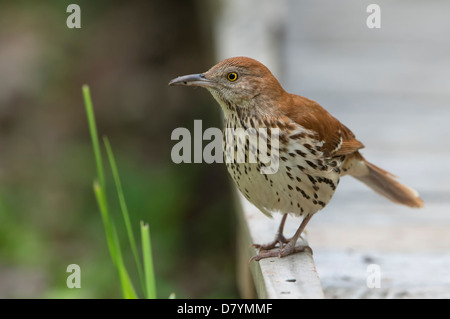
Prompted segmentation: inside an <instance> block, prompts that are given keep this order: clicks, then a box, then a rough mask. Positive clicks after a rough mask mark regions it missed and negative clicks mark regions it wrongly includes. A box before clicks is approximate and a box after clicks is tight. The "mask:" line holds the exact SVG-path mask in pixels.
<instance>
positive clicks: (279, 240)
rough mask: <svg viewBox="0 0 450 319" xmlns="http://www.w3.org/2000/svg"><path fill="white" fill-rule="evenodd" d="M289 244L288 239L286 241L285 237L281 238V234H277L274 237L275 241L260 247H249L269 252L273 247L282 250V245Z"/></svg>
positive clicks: (253, 245) (256, 245) (258, 245)
mask: <svg viewBox="0 0 450 319" xmlns="http://www.w3.org/2000/svg"><path fill="white" fill-rule="evenodd" d="M288 242H289V239H286V237H284V236H283V234H280V233H278V234H277V235H276V236H275V239H274V240H273V241H271V242H270V243H267V244H264V245H260V244H252V245H251V247H255V248H256V249H259V250H260V251H261V250H271V249H273V248H275V247H277V245H278V247H280V248H283V246H284V244H287V243H288Z"/></svg>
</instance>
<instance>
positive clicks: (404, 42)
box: [282, 1, 450, 298]
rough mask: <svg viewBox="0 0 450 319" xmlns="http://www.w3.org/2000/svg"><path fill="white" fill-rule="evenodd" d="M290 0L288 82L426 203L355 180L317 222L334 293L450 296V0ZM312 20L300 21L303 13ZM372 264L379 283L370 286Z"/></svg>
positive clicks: (321, 258)
mask: <svg viewBox="0 0 450 319" xmlns="http://www.w3.org/2000/svg"><path fill="white" fill-rule="evenodd" d="M368 3H369V2H367V1H361V2H358V4H356V2H354V1H353V2H352V1H339V2H337V1H320V2H319V1H316V2H314V1H287V5H288V7H289V10H288V14H287V17H288V18H287V23H286V25H287V28H286V36H285V46H284V51H283V52H284V56H283V58H282V61H284V64H283V67H282V74H283V78H284V83H283V84H284V85H285V87H286V88H287V89H288V90H289V91H292V92H296V93H298V94H301V95H304V96H307V97H309V98H312V99H314V100H316V101H317V102H319V103H320V104H321V105H322V106H324V107H325V108H326V109H327V110H328V111H330V112H331V113H332V114H333V115H334V116H336V117H337V118H338V119H339V120H341V121H342V122H343V123H344V124H345V125H347V126H348V127H349V128H350V129H351V130H352V131H353V132H354V133H355V134H356V136H357V138H358V139H359V140H361V141H362V142H363V143H364V144H365V145H366V149H364V150H363V154H364V155H365V156H366V158H367V159H368V160H370V161H371V162H373V163H375V164H376V165H378V166H380V167H382V168H384V169H386V170H388V171H390V172H392V173H394V174H396V175H397V176H399V177H400V181H402V182H404V183H405V184H407V185H409V186H411V187H413V188H415V189H417V190H418V191H419V192H420V194H421V195H422V198H423V199H424V201H425V208H423V209H420V210H413V209H409V208H406V207H402V206H399V205H395V204H391V203H390V202H389V201H386V200H384V199H383V198H381V197H379V196H378V195H377V194H375V193H374V192H372V191H371V190H370V189H369V188H367V187H365V186H364V185H363V184H360V183H359V182H357V181H356V180H353V179H352V178H350V177H344V178H343V179H342V180H341V184H340V185H339V188H338V190H337V193H336V195H335V197H334V198H333V200H332V201H331V203H330V204H329V205H328V206H327V207H326V208H325V209H324V210H323V211H322V212H319V213H318V214H317V215H316V216H315V217H314V218H313V219H312V221H311V223H310V225H309V229H308V230H309V233H308V239H309V242H310V244H311V246H312V247H313V249H314V258H315V262H316V266H317V269H318V272H319V275H320V278H321V281H322V285H323V287H324V289H325V294H326V296H327V297H332V298H344V297H345V298H347V297H349V298H436V297H444V298H448V297H450V182H449V179H450V166H449V165H447V163H450V125H449V120H450V54H449V53H450V40H449V39H450V38H449V36H448V34H450V19H448V13H449V12H450V2H448V1H433V2H427V1H395V2H393V1H377V2H376V3H377V4H379V5H380V7H381V18H382V20H381V29H378V30H374V29H372V30H371V29H368V28H367V27H366V26H365V18H366V17H367V15H368V14H367V13H365V8H366V6H367V4H368ZM299 17H304V18H299ZM368 264H377V265H379V266H380V269H381V287H380V288H372V289H371V288H368V287H367V285H366V278H367V276H368V273H367V271H366V268H367V265H368Z"/></svg>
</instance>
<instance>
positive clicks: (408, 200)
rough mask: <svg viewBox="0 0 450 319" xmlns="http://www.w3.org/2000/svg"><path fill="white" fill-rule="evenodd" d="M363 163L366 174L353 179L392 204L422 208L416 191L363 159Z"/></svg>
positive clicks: (421, 202)
mask: <svg viewBox="0 0 450 319" xmlns="http://www.w3.org/2000/svg"><path fill="white" fill-rule="evenodd" d="M363 161H364V162H365V166H366V167H367V168H368V170H367V173H366V174H362V175H357V176H355V175H354V176H353V177H355V178H356V179H358V180H359V181H361V182H363V183H364V184H366V185H367V186H369V187H370V188H372V189H373V190H374V191H375V192H377V193H378V194H380V195H382V196H384V197H387V198H388V199H390V200H391V201H393V202H394V203H399V204H403V205H406V206H409V207H423V201H422V199H421V198H420V197H419V193H418V192H417V191H415V190H414V189H412V188H411V187H408V186H406V185H403V184H401V183H399V182H397V181H396V180H395V179H394V178H396V176H395V175H392V174H391V173H389V172H387V171H385V170H383V169H381V168H379V167H377V166H375V165H373V164H372V163H369V162H367V161H366V160H364V159H363Z"/></svg>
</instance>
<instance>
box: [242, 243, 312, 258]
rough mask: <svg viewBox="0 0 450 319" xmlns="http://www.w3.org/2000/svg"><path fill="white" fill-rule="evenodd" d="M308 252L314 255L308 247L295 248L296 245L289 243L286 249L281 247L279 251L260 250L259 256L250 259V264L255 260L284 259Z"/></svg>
mask: <svg viewBox="0 0 450 319" xmlns="http://www.w3.org/2000/svg"><path fill="white" fill-rule="evenodd" d="M306 250H309V251H310V253H311V254H312V253H313V252H312V249H311V247H309V246H307V245H302V246H295V243H294V244H293V245H291V242H289V243H288V244H287V245H285V246H284V247H281V248H279V249H272V250H264V249H260V250H259V252H258V254H257V255H255V256H253V257H252V258H250V261H249V262H252V261H253V260H255V261H259V260H261V259H264V258H269V257H279V258H282V257H286V256H289V255H292V254H295V253H300V252H304V251H306Z"/></svg>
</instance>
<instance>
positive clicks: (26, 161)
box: [0, 0, 237, 298]
mask: <svg viewBox="0 0 450 319" xmlns="http://www.w3.org/2000/svg"><path fill="white" fill-rule="evenodd" d="M70 3H77V4H78V5H79V6H80V8H81V26H82V28H81V29H69V28H67V26H66V19H67V17H68V16H69V13H66V8H67V6H68V5H69V4H70ZM0 8H1V9H0V26H1V27H0V298H10V297H22V298H28V297H32V298H34V297H44V298H47V297H82V298H94V297H96V298H100V297H120V296H121V292H120V287H119V282H118V278H117V273H116V270H115V269H114V266H113V265H112V262H111V259H110V257H109V254H108V248H107V245H106V240H105V234H104V230H103V226H102V222H101V218H100V214H99V211H98V208H97V203H96V201H95V197H94V194H93V190H92V182H93V178H94V176H96V172H95V164H94V157H93V152H92V146H91V142H90V136H89V131H88V126H87V121H86V115H85V110H84V104H83V99H82V95H81V86H82V85H83V84H88V85H89V86H90V88H91V94H92V98H93V103H94V108H95V112H96V120H97V125H98V130H99V134H100V135H106V136H108V137H109V139H110V142H111V144H112V147H113V150H114V152H115V155H116V157H117V162H118V167H119V172H120V174H121V178H122V183H123V188H124V192H125V196H126V199H127V203H128V206H129V211H130V214H131V215H132V222H133V225H134V226H135V230H136V234H139V231H138V226H139V221H140V220H144V221H146V222H148V223H149V224H150V228H151V236H152V244H153V254H154V263H155V268H156V274H157V289H158V295H159V296H160V297H163V298H164V297H168V296H169V294H170V293H172V292H174V293H175V294H176V296H177V297H180V298H181V297H189V298H195V297H197V298H199V297H202V298H206V297H219V296H221V297H236V296H237V295H236V289H235V280H234V263H233V260H234V236H233V227H232V225H233V220H234V214H233V210H232V206H231V201H230V195H229V193H230V187H229V184H228V183H227V175H226V169H225V168H224V166H222V165H219V164H214V165H202V164H179V165H176V164H174V163H172V161H171V158H170V151H171V148H172V146H173V145H174V144H175V142H174V141H171V132H172V131H173V130H174V129H175V128H177V127H187V128H189V129H191V128H192V127H193V121H194V119H202V120H203V126H204V127H210V126H214V127H221V119H220V113H219V110H218V108H217V107H216V105H214V104H213V103H212V99H211V98H210V96H209V95H208V94H206V93H205V92H204V91H201V90H179V89H176V88H175V89H174V88H169V87H168V86H167V83H168V82H169V80H170V79H172V78H174V77H176V76H177V75H182V74H188V73H194V72H202V71H205V70H207V69H208V68H209V67H210V66H211V65H212V64H214V62H215V58H214V47H213V42H212V34H211V23H212V20H213V18H212V16H211V14H209V7H208V6H207V3H206V2H199V1H191V0H178V1H175V0H170V1H110V0H108V1H95V2H92V1H39V2H36V1H0ZM105 164H106V163H105ZM106 167H108V166H106ZM107 171H109V169H108V170H107ZM107 179H108V180H107V183H109V185H110V186H112V188H111V189H110V190H109V191H110V194H111V196H110V197H111V200H115V198H116V196H113V195H114V192H115V190H114V188H113V181H112V177H111V176H110V175H108V176H107ZM112 204H113V205H112V206H113V207H112V208H113V209H115V210H116V213H118V212H119V211H118V207H119V206H118V202H114V201H113V202H112ZM116 216H117V217H118V218H121V217H120V215H119V214H117V215H116ZM119 221H120V219H119ZM119 224H122V223H119ZM120 233H121V235H122V236H123V237H122V238H123V243H127V239H126V234H125V232H124V230H123V229H120ZM123 246H124V247H123V248H126V247H128V245H126V246H125V245H123ZM129 261H130V268H131V269H134V268H132V267H133V260H132V258H131V256H130V259H129ZM71 263H76V264H78V265H80V267H81V273H82V289H68V288H67V287H66V283H65V282H66V278H67V275H68V274H67V273H66V267H67V265H69V264H71ZM199 278H202V280H199Z"/></svg>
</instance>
